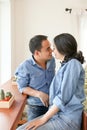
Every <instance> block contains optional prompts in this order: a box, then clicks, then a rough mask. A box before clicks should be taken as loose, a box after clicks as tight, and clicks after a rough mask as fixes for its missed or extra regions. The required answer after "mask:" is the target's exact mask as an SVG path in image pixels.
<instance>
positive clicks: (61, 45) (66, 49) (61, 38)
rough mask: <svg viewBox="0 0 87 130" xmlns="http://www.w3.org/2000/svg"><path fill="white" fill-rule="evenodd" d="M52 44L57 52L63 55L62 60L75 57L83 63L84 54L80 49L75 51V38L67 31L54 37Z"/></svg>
mask: <svg viewBox="0 0 87 130" xmlns="http://www.w3.org/2000/svg"><path fill="white" fill-rule="evenodd" d="M54 44H55V46H56V48H57V50H58V51H59V53H61V54H63V55H65V58H64V61H68V60H69V59H72V58H75V59H77V60H79V61H80V62H81V64H83V63H84V56H83V54H82V52H81V51H79V52H77V42H76V40H75V38H74V37H73V36H72V35H71V34H68V33H62V34H60V35H57V36H56V37H55V38H54Z"/></svg>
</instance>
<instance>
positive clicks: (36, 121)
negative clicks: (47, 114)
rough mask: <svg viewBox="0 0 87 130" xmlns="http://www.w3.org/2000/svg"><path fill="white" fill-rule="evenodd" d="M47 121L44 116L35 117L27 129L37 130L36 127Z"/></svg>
mask: <svg viewBox="0 0 87 130" xmlns="http://www.w3.org/2000/svg"><path fill="white" fill-rule="evenodd" d="M45 122H46V121H45V120H43V118H39V119H35V120H33V121H31V122H30V123H29V124H28V125H27V126H26V130H31V129H32V130H36V128H38V127H39V126H41V125H43V124H44V123H45Z"/></svg>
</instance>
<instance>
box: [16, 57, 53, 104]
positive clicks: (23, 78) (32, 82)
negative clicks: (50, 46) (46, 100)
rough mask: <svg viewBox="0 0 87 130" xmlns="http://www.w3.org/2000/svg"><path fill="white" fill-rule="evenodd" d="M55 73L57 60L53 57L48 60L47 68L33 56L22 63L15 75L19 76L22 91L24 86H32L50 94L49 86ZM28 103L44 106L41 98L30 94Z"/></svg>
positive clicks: (18, 81)
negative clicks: (39, 63) (40, 64)
mask: <svg viewBox="0 0 87 130" xmlns="http://www.w3.org/2000/svg"><path fill="white" fill-rule="evenodd" d="M54 74H55V60H54V58H52V59H51V60H49V61H48V62H47V67H46V69H43V68H42V67H41V66H39V65H38V64H37V63H36V62H35V60H34V58H33V56H32V57H31V58H30V59H28V60H26V61H24V62H23V63H21V64H20V65H19V66H18V68H17V70H16V72H15V75H16V77H17V84H18V89H19V91H20V92H21V93H22V92H23V90H24V88H26V87H28V86H29V87H31V88H33V89H36V90H39V91H42V92H45V93H47V94H49V87H50V84H51V81H52V79H53V77H54ZM27 101H28V103H29V104H31V105H38V106H43V104H42V102H41V101H40V99H39V98H36V97H33V96H29V98H28V100H27Z"/></svg>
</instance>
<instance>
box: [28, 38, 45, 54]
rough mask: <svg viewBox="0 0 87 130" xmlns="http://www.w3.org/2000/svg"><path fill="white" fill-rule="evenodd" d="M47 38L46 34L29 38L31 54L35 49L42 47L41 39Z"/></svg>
mask: <svg viewBox="0 0 87 130" xmlns="http://www.w3.org/2000/svg"><path fill="white" fill-rule="evenodd" d="M44 40H47V36H45V35H36V36H34V37H33V38H31V40H30V42H29V49H30V51H31V53H32V54H34V52H35V50H38V51H40V50H41V48H42V41H44Z"/></svg>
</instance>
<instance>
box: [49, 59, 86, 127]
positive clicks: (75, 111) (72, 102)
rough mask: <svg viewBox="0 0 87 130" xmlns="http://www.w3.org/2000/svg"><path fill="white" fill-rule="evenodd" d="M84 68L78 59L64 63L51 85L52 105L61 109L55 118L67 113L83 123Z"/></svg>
mask: <svg viewBox="0 0 87 130" xmlns="http://www.w3.org/2000/svg"><path fill="white" fill-rule="evenodd" d="M84 75H85V72H84V69H83V67H82V65H81V63H80V62H79V61H78V60H76V59H71V60H69V61H68V62H66V63H63V64H62V65H61V67H60V69H59V70H58V72H57V74H56V75H55V77H54V78H53V81H52V83H51V86H50V106H51V105H53V104H55V105H56V106H57V107H58V108H59V109H60V111H59V112H58V113H57V115H55V116H54V117H53V118H55V117H56V118H57V116H60V115H65V116H66V117H67V118H68V119H69V120H71V121H73V122H75V123H76V124H77V125H80V124H81V117H82V116H81V114H82V111H83V105H82V102H83V101H84V99H85V94H84Z"/></svg>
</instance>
